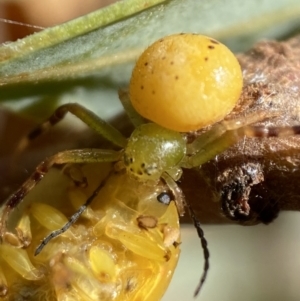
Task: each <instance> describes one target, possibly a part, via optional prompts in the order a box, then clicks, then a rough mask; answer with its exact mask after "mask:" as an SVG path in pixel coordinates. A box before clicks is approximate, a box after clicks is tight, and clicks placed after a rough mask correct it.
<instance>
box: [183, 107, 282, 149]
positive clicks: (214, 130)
mask: <svg viewBox="0 0 300 301" xmlns="http://www.w3.org/2000/svg"><path fill="white" fill-rule="evenodd" d="M276 116H278V113H277V112H265V111H264V112H262V111H261V112H254V113H251V114H248V115H246V116H243V117H240V118H236V119H231V120H224V121H222V122H219V123H216V124H215V125H213V126H212V127H211V128H210V129H209V130H208V131H207V132H205V133H204V134H201V135H200V136H199V137H198V138H197V139H195V141H193V142H192V143H190V144H188V146H187V147H188V150H187V151H188V154H193V153H195V152H197V151H199V149H201V148H202V147H203V146H205V145H206V144H209V143H211V142H212V141H214V140H217V139H218V138H219V137H221V136H222V135H223V134H224V133H225V132H227V131H231V130H236V129H239V128H241V127H244V126H247V125H250V124H253V123H256V122H260V121H263V120H266V119H270V118H272V117H276Z"/></svg>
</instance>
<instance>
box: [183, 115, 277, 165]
mask: <svg viewBox="0 0 300 301" xmlns="http://www.w3.org/2000/svg"><path fill="white" fill-rule="evenodd" d="M277 115H278V113H277V112H254V113H251V114H248V115H246V116H244V117H241V118H238V119H233V120H228V121H223V122H220V123H218V124H215V125H213V126H212V127H211V129H210V130H208V131H207V132H206V133H204V134H202V135H200V136H199V137H198V138H197V139H195V141H194V142H192V143H191V144H190V145H188V154H190V156H187V157H186V158H185V159H184V161H183V162H182V167H186V168H192V167H196V166H200V165H202V164H204V163H206V162H207V161H209V160H211V159H213V158H214V157H215V156H217V155H218V154H220V153H222V152H223V151H225V150H226V149H227V148H229V147H230V146H232V145H234V144H235V143H237V142H238V141H239V140H240V139H241V138H243V137H244V136H248V137H251V136H252V137H253V136H254V135H253V128H252V127H251V126H249V125H250V124H253V123H256V122H260V121H262V120H264V119H268V118H272V117H274V116H277Z"/></svg>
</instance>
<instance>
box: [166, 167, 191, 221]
mask: <svg viewBox="0 0 300 301" xmlns="http://www.w3.org/2000/svg"><path fill="white" fill-rule="evenodd" d="M161 177H162V179H163V180H164V181H165V183H166V184H167V185H168V187H169V188H170V190H171V192H172V194H173V196H174V200H175V203H176V207H177V211H178V214H179V215H180V216H183V215H184V205H185V204H186V202H185V197H184V194H183V193H182V190H181V189H180V188H179V186H178V185H177V183H176V182H175V181H174V179H173V178H172V177H171V176H170V175H169V174H167V173H166V172H164V173H163V174H162V176H161Z"/></svg>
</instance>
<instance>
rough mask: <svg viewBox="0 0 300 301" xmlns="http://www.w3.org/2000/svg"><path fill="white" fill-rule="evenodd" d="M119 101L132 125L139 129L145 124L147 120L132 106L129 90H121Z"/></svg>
mask: <svg viewBox="0 0 300 301" xmlns="http://www.w3.org/2000/svg"><path fill="white" fill-rule="evenodd" d="M119 99H120V101H121V103H122V105H123V107H124V109H125V111H126V113H127V115H128V117H129V119H130V121H131V123H132V124H133V125H134V126H135V127H138V126H140V125H141V124H144V123H145V122H146V120H145V119H144V118H143V117H142V116H141V115H140V114H139V113H138V112H137V111H136V110H135V109H134V107H133V106H132V104H131V101H130V97H129V92H128V91H127V90H122V89H120V90H119Z"/></svg>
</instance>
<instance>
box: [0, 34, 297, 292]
mask: <svg viewBox="0 0 300 301" xmlns="http://www.w3.org/2000/svg"><path fill="white" fill-rule="evenodd" d="M195 49H196V50H197V51H195ZM241 90H242V72H241V69H240V66H239V63H238V61H237V60H236V58H235V57H234V55H233V54H232V53H231V52H230V51H229V50H228V49H227V48H226V47H225V46H224V45H222V44H220V43H219V42H217V41H216V40H214V39H211V38H208V37H205V36H200V35H194V34H179V35H172V36H169V37H166V38H164V39H161V40H159V41H157V42H156V43H154V44H153V45H151V46H150V47H149V48H148V49H147V50H146V51H145V52H144V53H143V54H142V55H141V57H140V58H139V60H138V62H137V64H136V66H135V68H134V70H133V74H132V78H131V82H130V88H129V93H127V92H122V91H120V93H119V96H120V100H121V102H122V103H123V106H124V108H125V110H126V111H127V113H128V116H129V118H130V119H131V121H132V123H133V124H134V125H135V127H136V128H135V130H134V131H133V133H132V134H131V135H130V137H129V138H128V139H127V138H126V137H124V136H123V135H122V134H121V133H120V132H119V131H118V130H116V129H115V128H113V127H112V126H111V125H109V124H108V123H107V122H105V121H104V120H102V119H101V118H100V117H98V116H97V115H95V114H94V113H93V112H91V111H89V110H88V109H86V108H84V107H82V106H80V105H79V104H76V103H69V104H65V105H62V106H60V107H59V108H58V109H57V110H56V111H55V112H54V114H53V115H52V116H51V117H50V118H49V119H48V120H47V121H46V122H45V123H43V124H42V125H40V126H39V127H38V128H36V129H35V130H33V131H32V132H31V133H30V134H29V135H28V137H27V140H31V139H34V138H36V137H37V136H39V135H40V134H42V133H43V132H44V131H45V130H47V129H48V128H49V127H51V126H53V125H55V124H56V123H57V122H59V121H60V120H62V119H63V118H64V116H65V115H66V113H68V112H70V113H72V114H73V115H75V116H76V117H78V118H79V119H81V120H82V121H83V122H84V123H86V124H87V125H88V126H89V127H90V128H92V129H93V130H95V131H96V132H97V133H98V134H99V135H101V136H103V137H104V138H105V139H107V140H109V141H111V142H112V143H113V144H114V145H115V146H116V147H119V148H120V150H119V151H117V150H103V149H80V150H67V151H63V152H60V153H58V154H56V155H54V156H52V157H50V158H48V159H46V160H44V161H43V162H42V163H40V164H39V165H38V166H37V168H36V170H35V172H34V173H33V174H32V176H31V177H30V178H29V179H28V180H27V181H26V182H25V183H24V184H23V185H22V186H21V187H20V188H19V190H18V191H17V192H16V193H15V194H13V195H12V196H11V197H10V198H9V199H8V200H7V202H6V203H5V207H4V208H3V211H2V216H1V220H0V234H1V239H2V241H6V242H9V243H11V244H17V245H18V246H22V245H25V244H26V242H25V241H22V237H20V235H19V236H18V235H15V234H12V233H10V232H8V231H7V229H6V223H7V220H8V217H9V214H10V213H11V211H12V210H13V209H14V208H16V206H17V205H18V204H19V203H20V202H21V201H22V199H23V198H24V197H25V196H26V195H27V193H28V192H29V191H30V190H31V189H33V188H34V186H35V185H36V184H37V183H38V182H39V181H40V180H42V178H43V177H44V175H45V174H46V173H47V172H48V170H49V169H50V168H51V167H52V166H53V165H62V164H67V163H99V162H116V166H117V168H118V170H122V169H123V170H126V173H127V175H128V177H132V178H135V179H137V180H138V181H139V182H142V183H145V184H147V185H156V184H157V183H158V181H159V180H162V181H163V182H165V183H166V184H167V186H168V187H169V189H170V191H171V192H172V195H173V198H174V200H175V202H176V206H177V210H178V213H179V215H183V214H184V207H185V205H186V202H185V199H184V195H183V193H182V191H181V189H180V188H179V186H178V185H177V183H176V181H178V180H179V179H180V177H181V174H182V168H193V167H197V166H200V165H202V164H204V163H205V162H207V161H209V160H210V159H212V158H214V157H215V156H216V155H218V154H219V153H221V152H222V151H224V150H225V149H227V148H228V147H230V146H232V145H233V144H234V143H236V142H237V141H238V140H239V139H241V138H243V137H244V136H248V137H272V136H288V135H295V134H300V127H297V126H296V127H287V128H263V127H253V126H252V124H253V123H256V122H259V121H262V120H264V119H267V118H271V117H273V116H274V113H268V112H260V113H259V112H258V113H257V112H256V113H255V114H252V115H248V116H244V117H241V118H238V119H233V120H224V118H225V116H226V115H227V114H228V113H229V112H230V111H231V110H232V109H233V107H234V106H235V105H236V103H237V101H238V99H239V96H240V93H241ZM141 116H143V117H141ZM144 118H146V119H147V120H149V121H152V122H148V121H147V120H144ZM206 127H207V130H206V131H205V132H204V133H203V134H201V135H199V136H198V137H197V138H196V139H195V140H194V141H193V142H191V143H190V142H189V141H188V132H190V131H196V130H199V129H202V128H206ZM22 144H23V143H22ZM25 144H26V143H25ZM104 185H105V180H104V181H102V182H101V183H100V184H99V186H98V188H97V189H96V190H95V191H94V193H93V195H92V196H91V197H90V198H88V200H87V201H86V203H85V204H84V205H83V206H82V207H80V209H79V211H78V212H76V213H75V214H74V215H73V216H72V217H71V219H70V222H68V223H67V224H66V226H64V227H63V228H62V229H60V230H58V231H55V232H53V233H51V234H50V235H49V236H47V237H46V238H45V239H44V240H43V241H42V243H41V244H40V246H39V247H38V248H37V251H36V254H38V253H39V252H41V250H42V248H43V247H44V246H45V245H46V244H47V243H48V242H49V240H50V239H52V238H54V237H55V236H57V235H58V234H60V233H62V232H64V231H66V230H67V229H68V228H69V227H70V225H71V224H72V223H74V222H75V221H76V220H77V218H78V217H79V215H80V214H81V213H82V212H83V211H84V210H85V209H86V207H87V206H88V205H89V204H90V203H91V201H92V200H93V199H94V197H95V196H96V195H97V194H98V192H99V191H100V190H101V189H102V187H103V186H104ZM199 201H201V200H199ZM187 205H188V204H187ZM188 209H189V212H190V213H191V216H192V218H193V220H194V224H195V226H196V228H197V231H198V235H199V237H200V239H201V243H202V246H203V250H204V257H205V266H204V273H203V275H202V278H201V281H200V284H199V286H198V287H197V289H196V292H195V295H197V294H198V293H199V290H200V288H201V286H202V284H203V282H204V280H205V277H206V273H207V270H208V267H209V264H208V257H209V253H208V249H207V243H206V240H205V238H204V235H203V231H202V230H201V228H200V223H199V221H198V220H197V218H196V216H195V214H194V213H193V210H192V208H191V207H190V206H189V205H188Z"/></svg>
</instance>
